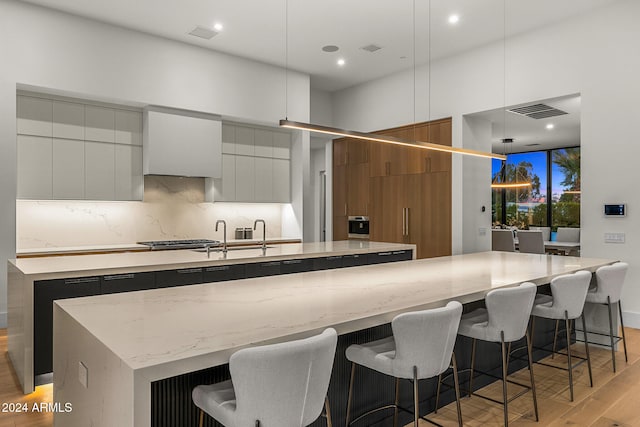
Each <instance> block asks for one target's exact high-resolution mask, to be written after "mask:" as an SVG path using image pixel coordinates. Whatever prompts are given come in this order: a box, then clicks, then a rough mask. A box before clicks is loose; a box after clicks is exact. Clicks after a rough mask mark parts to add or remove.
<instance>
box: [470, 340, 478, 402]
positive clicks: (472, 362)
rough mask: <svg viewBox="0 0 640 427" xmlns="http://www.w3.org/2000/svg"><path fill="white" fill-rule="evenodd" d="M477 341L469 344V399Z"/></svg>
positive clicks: (471, 392)
mask: <svg viewBox="0 0 640 427" xmlns="http://www.w3.org/2000/svg"><path fill="white" fill-rule="evenodd" d="M477 343H478V340H476V339H475V338H474V339H473V344H471V369H470V370H469V397H471V395H472V394H473V368H474V367H475V366H476V344H477Z"/></svg>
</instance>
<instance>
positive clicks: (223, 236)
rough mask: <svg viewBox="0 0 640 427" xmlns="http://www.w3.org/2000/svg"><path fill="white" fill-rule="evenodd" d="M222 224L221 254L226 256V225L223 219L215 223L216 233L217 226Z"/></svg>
mask: <svg viewBox="0 0 640 427" xmlns="http://www.w3.org/2000/svg"><path fill="white" fill-rule="evenodd" d="M220 223H222V225H223V226H224V227H223V229H222V231H223V235H222V238H223V240H222V253H223V254H225V255H226V254H227V223H226V221H225V220H224V219H219V220H217V221H216V231H218V225H219V224H220Z"/></svg>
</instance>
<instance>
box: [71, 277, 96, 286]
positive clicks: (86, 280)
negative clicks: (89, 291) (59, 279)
mask: <svg viewBox="0 0 640 427" xmlns="http://www.w3.org/2000/svg"><path fill="white" fill-rule="evenodd" d="M99 280H100V278H99V277H79V278H77V279H64V284H65V285H77V284H78V283H93V282H98V281H99Z"/></svg>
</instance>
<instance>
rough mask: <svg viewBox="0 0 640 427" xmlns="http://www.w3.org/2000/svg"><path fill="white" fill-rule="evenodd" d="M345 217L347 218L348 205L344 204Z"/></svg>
mask: <svg viewBox="0 0 640 427" xmlns="http://www.w3.org/2000/svg"><path fill="white" fill-rule="evenodd" d="M344 216H347V204H346V203H345V204H344Z"/></svg>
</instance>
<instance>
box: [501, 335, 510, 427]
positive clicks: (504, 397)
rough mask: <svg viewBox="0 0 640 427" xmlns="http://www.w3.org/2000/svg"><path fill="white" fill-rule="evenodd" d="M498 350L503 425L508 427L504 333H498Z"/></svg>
mask: <svg viewBox="0 0 640 427" xmlns="http://www.w3.org/2000/svg"><path fill="white" fill-rule="evenodd" d="M500 348H501V349H502V401H503V404H504V425H505V427H507V426H508V425H509V410H508V408H507V346H506V343H505V342H504V331H500Z"/></svg>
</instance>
